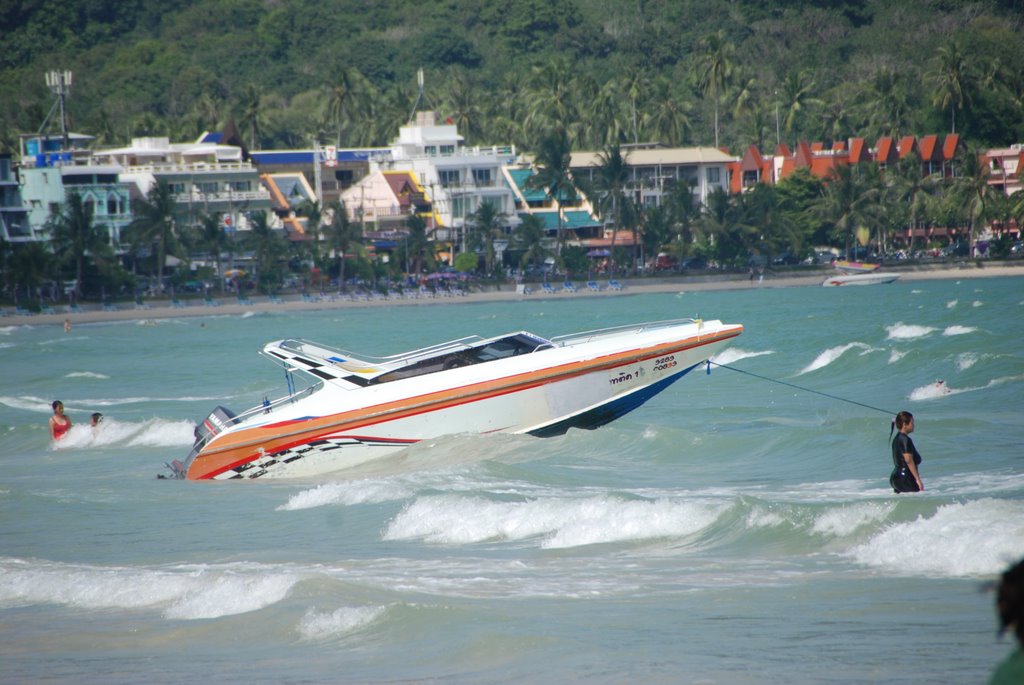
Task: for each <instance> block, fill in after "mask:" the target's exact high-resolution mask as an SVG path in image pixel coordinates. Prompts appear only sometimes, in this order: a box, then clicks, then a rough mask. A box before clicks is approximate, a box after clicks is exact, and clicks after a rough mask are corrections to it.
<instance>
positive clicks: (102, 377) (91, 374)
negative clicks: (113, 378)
mask: <svg viewBox="0 0 1024 685" xmlns="http://www.w3.org/2000/svg"><path fill="white" fill-rule="evenodd" d="M64 378H96V379H99V380H106V379H108V378H110V376H108V375H106V374H102V373H95V372H93V371H72V372H71V373H67V374H64Z"/></svg>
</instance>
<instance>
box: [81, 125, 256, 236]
mask: <svg viewBox="0 0 1024 685" xmlns="http://www.w3.org/2000/svg"><path fill="white" fill-rule="evenodd" d="M204 135H205V134H204ZM203 138H204V136H200V138H199V139H198V140H196V141H195V142H192V143H171V142H170V140H169V139H168V138H165V137H145V138H133V139H132V142H131V144H130V145H128V146H125V147H119V148H112V149H101V150H95V151H94V152H93V157H94V159H95V160H97V161H100V162H106V163H107V164H109V165H111V166H117V167H120V168H121V172H120V179H121V181H122V182H128V183H130V184H132V186H133V193H134V195H133V196H134V197H145V196H146V195H147V194H148V193H149V191H150V190H151V189H152V188H153V187H154V186H155V185H156V184H157V183H158V182H163V183H166V184H167V185H168V186H169V187H170V190H171V194H172V195H173V197H174V201H175V205H176V211H175V218H176V220H177V221H178V222H180V223H181V224H182V225H193V224H195V223H196V222H198V220H199V218H200V216H202V215H204V214H212V215H214V216H216V217H218V219H220V220H221V221H222V223H223V225H224V227H225V228H226V229H227V230H228V231H229V232H232V233H233V232H235V231H245V230H247V229H248V228H249V223H248V217H247V214H249V213H252V212H267V211H269V210H270V209H271V201H270V191H269V190H268V189H267V188H266V187H264V186H263V184H262V183H261V182H260V177H259V171H258V170H257V168H256V167H255V165H253V164H252V162H250V161H249V160H247V159H245V158H244V157H243V149H242V148H241V147H239V146H238V145H229V144H224V143H216V142H206V141H204V140H203Z"/></svg>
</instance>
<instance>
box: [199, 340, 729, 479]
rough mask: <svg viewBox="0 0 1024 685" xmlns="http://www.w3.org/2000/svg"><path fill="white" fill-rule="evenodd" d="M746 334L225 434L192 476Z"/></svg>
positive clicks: (204, 475) (624, 354)
mask: <svg viewBox="0 0 1024 685" xmlns="http://www.w3.org/2000/svg"><path fill="white" fill-rule="evenodd" d="M742 332H743V328H742V327H738V328H735V329H732V330H730V331H728V332H726V333H722V334H718V335H714V336H709V337H705V336H694V337H691V338H687V339H686V340H682V341H676V342H671V343H663V344H661V345H655V346H653V347H648V348H645V349H642V350H630V351H628V352H620V353H618V354H613V355H605V356H603V357H598V358H596V359H592V360H588V361H579V362H572V363H569V364H562V365H560V366H553V367H548V368H545V369H541V370H538V371H531V372H528V373H523V374H518V375H515V376H509V377H506V378H499V379H494V380H490V381H483V382H480V383H474V384H471V385H465V386H461V387H458V388H452V389H446V390H440V391H437V392H432V393H428V394H426V395H419V396H414V397H407V398H403V399H401V400H395V401H393V402H385V403H383V404H380V405H376V406H374V407H362V408H360V409H356V410H351V411H347V412H341V413H338V414H331V415H329V416H320V417H316V418H312V419H308V420H305V421H294V422H286V421H282V422H279V423H276V424H268V425H266V426H257V427H254V428H248V429H245V430H239V431H236V432H232V433H226V434H221V435H219V436H217V437H216V438H215V439H214V440H213V442H212V443H211V444H210V445H207V446H206V448H204V449H203V450H202V451H201V452H200V453H199V454H198V455H196V458H195V460H194V461H193V463H192V465H191V466H190V468H189V472H188V478H190V479H194V480H201V479H206V478H213V477H215V476H217V475H219V474H221V473H224V472H225V471H227V470H229V469H233V468H237V467H238V466H241V465H242V464H245V463H248V462H250V461H252V460H254V459H258V458H260V457H261V456H263V455H264V454H274V453H277V452H280V451H282V450H286V449H289V448H292V447H297V446H299V445H304V444H307V443H310V442H313V441H316V440H318V439H322V438H324V437H326V436H333V435H336V434H337V433H338V431H352V430H357V429H360V428H366V427H367V426H373V425H376V424H380V423H384V422H388V421H395V420H398V419H403V418H408V417H410V416H416V415H418V414H424V413H428V412H435V411H441V410H444V409H449V408H451V407H455V406H459V405H463V404H468V403H471V402H479V401H483V400H487V399H491V398H494V397H499V396H501V395H507V394H509V393H514V392H521V391H523V390H528V389H530V388H534V387H537V386H540V385H546V384H548V383H555V382H559V381H563V380H566V379H569V378H574V377H577V376H581V375H586V374H589V373H594V372H597V371H604V370H608V369H613V368H616V367H619V366H624V365H627V364H633V363H636V362H640V361H644V360H646V359H650V358H653V357H658V356H662V355H665V354H672V353H675V352H681V351H683V350H688V349H693V348H696V347H702V346H704V345H710V344H713V343H717V342H721V341H723V340H728V339H730V338H734V337H736V336H738V335H740V333H742ZM289 424H290V425H293V426H296V427H297V430H293V431H289V432H286V433H283V434H282V432H281V428H282V427H286V426H288V425H289ZM200 471H201V472H200Z"/></svg>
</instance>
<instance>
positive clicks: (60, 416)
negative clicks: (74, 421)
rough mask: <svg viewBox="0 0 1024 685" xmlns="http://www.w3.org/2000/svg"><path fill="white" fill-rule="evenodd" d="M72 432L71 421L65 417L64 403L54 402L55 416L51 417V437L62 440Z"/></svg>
mask: <svg viewBox="0 0 1024 685" xmlns="http://www.w3.org/2000/svg"><path fill="white" fill-rule="evenodd" d="M69 430H71V419H70V418H69V417H67V416H65V415H64V403H63V402H61V401H60V400H54V401H53V416H51V417H50V437H52V438H53V439H54V440H60V439H61V438H63V437H64V435H65V434H66V433H67V432H68V431H69Z"/></svg>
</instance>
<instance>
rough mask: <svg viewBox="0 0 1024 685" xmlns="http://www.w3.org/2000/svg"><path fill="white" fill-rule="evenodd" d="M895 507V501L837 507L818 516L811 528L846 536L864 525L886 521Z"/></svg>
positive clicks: (818, 531) (829, 533)
mask: <svg viewBox="0 0 1024 685" xmlns="http://www.w3.org/2000/svg"><path fill="white" fill-rule="evenodd" d="M895 509H896V503H895V502H862V503H859V504H850V505H846V506H842V507H837V508H834V509H829V510H828V511H826V512H824V513H822V514H820V515H819V516H817V517H816V518H815V519H814V524H813V525H812V526H811V530H812V531H814V532H815V533H824V534H827V535H834V536H837V537H845V536H847V535H851V534H853V533H854V532H856V531H857V530H858V529H860V528H863V527H864V526H868V525H872V524H876V523H878V522H880V521H884V520H885V519H887V518H888V517H889V515H890V514H892V512H893V511H894V510H895Z"/></svg>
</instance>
